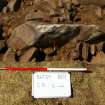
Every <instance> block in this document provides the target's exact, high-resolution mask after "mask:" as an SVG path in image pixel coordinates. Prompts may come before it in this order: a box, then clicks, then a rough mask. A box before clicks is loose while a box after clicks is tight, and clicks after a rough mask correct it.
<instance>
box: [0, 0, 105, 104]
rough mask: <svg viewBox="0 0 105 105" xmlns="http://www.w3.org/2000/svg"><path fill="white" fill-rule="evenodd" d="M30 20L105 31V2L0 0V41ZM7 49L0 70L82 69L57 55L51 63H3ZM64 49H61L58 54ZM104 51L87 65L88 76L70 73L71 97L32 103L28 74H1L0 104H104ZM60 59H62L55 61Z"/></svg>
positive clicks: (80, 0)
mask: <svg viewBox="0 0 105 105" xmlns="http://www.w3.org/2000/svg"><path fill="white" fill-rule="evenodd" d="M17 1H18V2H17ZM58 1H61V2H58ZM62 5H63V6H62ZM33 19H35V20H34V21H36V22H38V23H40V22H43V23H44V24H48V23H50V24H54V23H57V24H60V23H63V24H65V23H67V24H79V23H80V24H95V25H99V26H100V27H101V28H102V30H105V0H100V1H99V0H86V1H85V0H79V1H78V0H0V40H5V41H7V39H8V38H9V37H10V33H11V30H13V29H14V28H15V27H17V26H18V25H20V24H22V23H24V22H25V21H30V20H33ZM1 27H2V28H1ZM3 33H4V34H3ZM5 34H6V36H5ZM2 35H4V37H2ZM6 47H7V46H6ZM6 47H5V48H4V49H3V50H2V51H1V50H0V51H1V52H0V58H1V61H0V67H4V66H5V65H6V66H8V65H9V66H10V65H12V66H22V67H24V66H28V67H35V66H38V67H39V66H45V67H46V66H47V67H61V66H63V67H81V66H82V64H81V62H80V61H71V60H68V61H66V60H65V58H64V56H65V55H60V56H58V57H56V58H55V60H54V61H51V62H49V61H47V60H46V61H43V62H41V63H39V62H35V61H34V60H32V61H31V62H30V63H16V62H14V63H13V62H12V63H11V62H10V64H4V63H3V62H2V58H3V55H4V53H5V52H6V51H7V48H6ZM65 50H66V49H63V48H62V50H61V51H65ZM104 51H105V50H104V49H103V52H101V51H100V53H99V54H97V55H96V56H94V57H93V59H92V61H91V63H92V64H91V65H89V69H90V70H91V73H81V72H78V73H77V72H76V73H70V74H71V80H72V88H73V97H71V98H62V99H34V100H33V99H32V97H31V76H32V72H31V71H26V72H25V71H22V72H21V71H14V72H12V71H0V105H105V54H104ZM59 57H63V59H62V60H61V61H59V62H58V61H56V59H59ZM49 59H50V58H49Z"/></svg>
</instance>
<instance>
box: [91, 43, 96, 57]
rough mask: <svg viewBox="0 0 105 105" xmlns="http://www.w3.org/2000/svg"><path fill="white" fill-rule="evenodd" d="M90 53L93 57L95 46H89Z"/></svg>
mask: <svg viewBox="0 0 105 105" xmlns="http://www.w3.org/2000/svg"><path fill="white" fill-rule="evenodd" d="M90 52H91V54H92V55H93V56H94V55H95V54H96V46H95V45H94V44H92V45H90Z"/></svg>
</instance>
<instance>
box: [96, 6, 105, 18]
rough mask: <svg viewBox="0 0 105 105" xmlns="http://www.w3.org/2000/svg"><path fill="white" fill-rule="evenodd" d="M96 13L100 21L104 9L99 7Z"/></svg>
mask: <svg viewBox="0 0 105 105" xmlns="http://www.w3.org/2000/svg"><path fill="white" fill-rule="evenodd" d="M95 12H96V16H97V18H98V19H102V18H103V13H102V8H101V7H97V9H96V11H95Z"/></svg>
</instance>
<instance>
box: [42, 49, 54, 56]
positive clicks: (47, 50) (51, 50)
mask: <svg viewBox="0 0 105 105" xmlns="http://www.w3.org/2000/svg"><path fill="white" fill-rule="evenodd" d="M53 52H54V49H53V48H46V49H45V50H44V53H45V54H47V55H49V54H51V53H53Z"/></svg>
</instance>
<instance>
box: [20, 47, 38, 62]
mask: <svg viewBox="0 0 105 105" xmlns="http://www.w3.org/2000/svg"><path fill="white" fill-rule="evenodd" d="M35 51H36V48H35V47H32V48H29V49H28V50H26V52H25V53H24V54H23V55H22V56H21V57H20V62H22V63H23V62H24V63H26V62H29V61H30V60H31V58H32V56H33V54H34V52H35Z"/></svg>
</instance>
